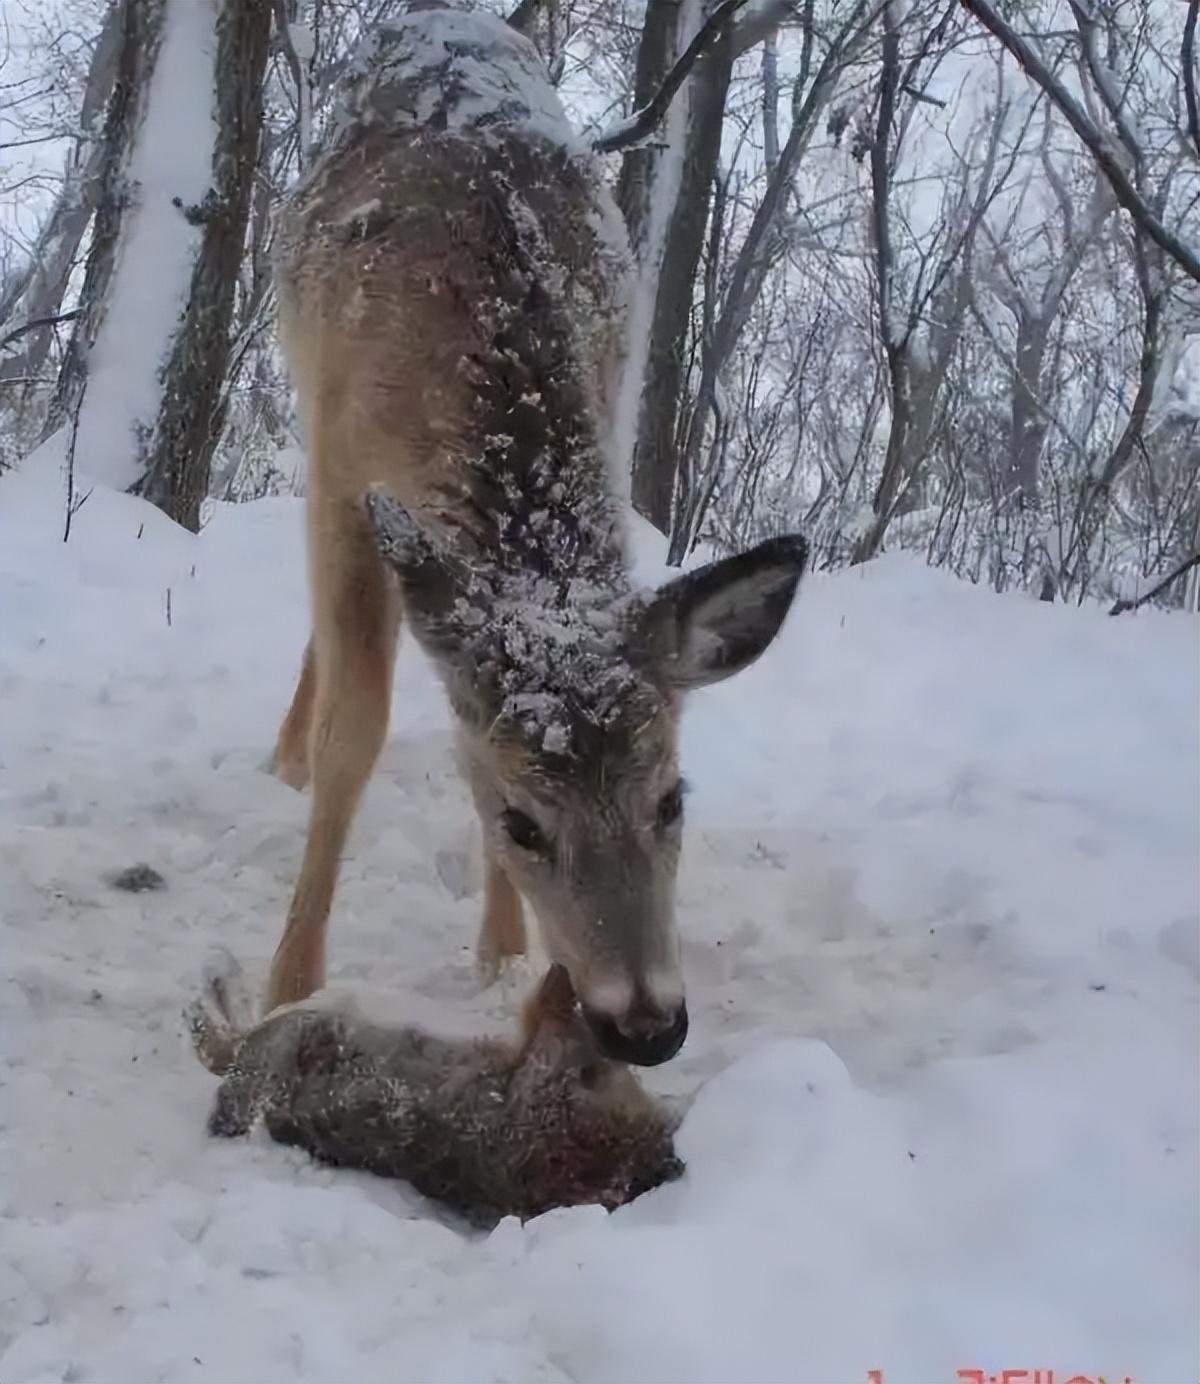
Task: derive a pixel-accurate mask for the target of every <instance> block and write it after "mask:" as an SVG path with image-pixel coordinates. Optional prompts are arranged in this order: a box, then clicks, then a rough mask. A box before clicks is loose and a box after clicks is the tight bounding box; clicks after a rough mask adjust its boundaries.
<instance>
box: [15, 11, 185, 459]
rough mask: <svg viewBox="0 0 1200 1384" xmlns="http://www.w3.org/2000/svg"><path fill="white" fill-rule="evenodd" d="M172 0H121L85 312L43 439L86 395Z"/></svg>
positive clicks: (71, 344) (78, 320)
mask: <svg viewBox="0 0 1200 1384" xmlns="http://www.w3.org/2000/svg"><path fill="white" fill-rule="evenodd" d="M165 3H166V0H120V4H119V8H118V14H117V24H118V27H119V35H120V37H119V43H118V47H117V54H116V73H115V77H114V81H113V87H112V94H111V96H110V97H109V102H108V112H107V114H106V116H105V120H104V138H103V142H102V145H101V151H100V173H99V190H98V195H97V199H96V219H95V224H94V226H93V227H92V243H91V248H90V249H89V251H88V259H87V267H86V269H85V271H84V280H83V292H82V295H81V298H80V311H79V316H78V317H77V318H76V320H75V326H74V329H73V330H72V332H71V340H70V342H69V344H68V346H67V350H66V354H65V356H64V358H63V363H62V368H61V369H60V371H59V375H58V383H57V385H56V386H55V391H54V397H53V399H52V400H51V402H50V409H49V412H48V414H47V417H46V425H45V428H44V429H43V433H42V436H43V439H45V438H47V437H49V436H50V435H51V434H52V433H55V432H57V431H58V430H59V428H61V427H62V426H63V424H64V423H66V422H67V421H68V419H72V418H74V417H75V416H76V415H77V414H78V411H79V407H80V403H81V401H82V397H83V387H84V381H85V379H86V376H87V355H88V352H89V351H90V350H91V347H92V344H93V343H94V342H95V340H96V336H97V334H98V332H99V330H100V322H101V319H102V317H103V314H104V307H105V304H106V302H107V300H108V291H109V286H110V284H111V282H112V277H113V271H114V269H115V267H116V254H117V242H118V239H119V237H120V235H121V226H122V222H123V220H124V217H125V211H126V208H127V205H128V203H129V199H130V189H129V186H128V173H129V164H130V160H131V159H132V157H133V149H134V142H135V139H136V136H137V131H138V129H139V127H140V125H141V123H142V118H143V116H144V114H145V108H146V102H147V100H148V98H149V91H150V82H151V78H152V77H153V74H154V67H155V63H156V61H157V59H158V50H159V45H160V43H161V42H162V32H163V17H164V13H165Z"/></svg>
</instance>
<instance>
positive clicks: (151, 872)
mask: <svg viewBox="0 0 1200 1384" xmlns="http://www.w3.org/2000/svg"><path fill="white" fill-rule="evenodd" d="M109 883H110V884H111V885H112V887H113V888H114V889H124V891H125V892H126V893H127V894H145V893H148V892H149V891H150V890H152V889H165V888H166V887H167V881H166V880H165V879H163V877H162V875H160V874H159V873H158V871H157V870H156V869H155V868H154V866H153V865H130V866H129V868H128V869H125V870H119V871H118V872H117V873H116V874H115V875H112V876H111V877H110V879H109Z"/></svg>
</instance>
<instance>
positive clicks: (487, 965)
mask: <svg viewBox="0 0 1200 1384" xmlns="http://www.w3.org/2000/svg"><path fill="white" fill-rule="evenodd" d="M485 850H486V848H485ZM524 954H525V916H524V910H523V909H522V907H521V896H520V894H518V893H517V890H516V887H515V886H514V885H513V883H512V881H511V880H510V879H509V877H508V876H507V875H506V874H505V873H504V870H503V868H502V866H501V865H500V862H499V861H498V860H497V859H496V857H495V856H494V855H492V853H491V851H487V852H486V860H485V874H484V882H483V922H482V924H481V925H480V928H479V941H478V943H477V945H476V959H477V963H478V966H479V972H480V974H481V975H482V977H483V978H484V980H487V981H491V980H495V979H496V977H497V976H498V975H499V974H500V969H501V967H502V965H503V964H504V962H505V960H506V959H507V958H508V957H510V956H524Z"/></svg>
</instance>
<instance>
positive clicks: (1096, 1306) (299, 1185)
mask: <svg viewBox="0 0 1200 1384" xmlns="http://www.w3.org/2000/svg"><path fill="white" fill-rule="evenodd" d="M60 528H61V514H60V511H59V495H58V478H57V473H56V469H55V467H54V465H53V462H52V460H51V461H49V462H44V463H43V464H42V466H41V467H40V468H39V467H37V466H30V467H28V468H27V469H26V471H25V472H24V473H22V474H20V475H18V476H8V477H6V478H4V479H3V480H2V481H0V1380H2V1381H3V1384H34V1381H37V1384H49V1381H66V1380H74V1381H79V1382H80V1384H86V1382H88V1381H91V1382H93V1384H150V1381H168V1384H182V1381H189V1382H190V1381H215V1384H276V1381H279V1382H280V1384H282V1382H283V1381H287V1382H288V1384H296V1381H303V1384H324V1381H330V1384H335V1382H336V1384H344V1381H353V1384H373V1382H374V1381H381V1382H382V1381H388V1384H396V1381H410V1380H412V1381H417V1380H420V1381H438V1382H439V1384H441V1382H442V1381H462V1384H488V1381H512V1382H513V1384H538V1382H539V1381H556V1384H557V1382H558V1381H567V1380H578V1381H586V1384H607V1381H612V1384H641V1382H642V1381H651V1380H654V1381H687V1384H703V1381H710V1380H711V1381H714V1384H730V1381H733V1380H738V1381H742V1380H747V1381H754V1384H775V1381H780V1384H782V1382H783V1381H787V1384H867V1381H868V1371H869V1370H878V1371H881V1372H882V1377H883V1380H884V1384H941V1381H946V1384H952V1382H953V1381H956V1380H957V1379H958V1373H957V1372H958V1371H960V1370H963V1371H968V1370H983V1371H985V1372H986V1373H991V1374H996V1375H999V1373H1000V1372H1001V1371H1003V1370H1022V1369H1024V1370H1028V1371H1030V1372H1031V1373H1030V1376H1029V1380H1030V1384H1031V1381H1032V1378H1033V1376H1032V1371H1034V1370H1035V1369H1040V1370H1043V1371H1048V1370H1053V1371H1054V1372H1055V1373H1054V1384H1064V1381H1066V1380H1067V1379H1069V1378H1070V1376H1071V1375H1072V1374H1076V1373H1079V1374H1083V1375H1085V1376H1086V1377H1088V1378H1090V1379H1093V1380H1094V1379H1095V1378H1097V1377H1098V1376H1101V1375H1102V1376H1104V1378H1105V1379H1106V1380H1108V1381H1109V1384H1113V1381H1115V1380H1121V1379H1124V1378H1125V1377H1127V1376H1128V1377H1129V1378H1131V1379H1134V1380H1136V1381H1137V1384H1196V1380H1197V1376H1198V1374H1200V1360H1198V1358H1197V1355H1198V1346H1197V1338H1198V1334H1197V1308H1196V1303H1197V1290H1198V1287H1200V1283H1198V1279H1200V1258H1198V1253H1197V1239H1198V1230H1197V1226H1198V1215H1200V1210H1198V1205H1197V1201H1198V1198H1197V1184H1198V1176H1197V1174H1198V1161H1197V1160H1198V1150H1197V1099H1198V1097H1197V1089H1198V1088H1197V1084H1196V1075H1197V1071H1196V1069H1197V1038H1198V1034H1197V1003H1196V1001H1197V990H1198V982H1200V947H1198V940H1197V939H1198V926H1197V886H1198V869H1200V858H1198V851H1200V846H1198V840H1200V837H1198V825H1200V824H1198V821H1197V815H1198V811H1200V792H1198V789H1200V784H1198V773H1200V768H1198V764H1200V760H1198V753H1200V744H1198V731H1197V723H1196V716H1195V713H1196V707H1197V701H1198V695H1200V688H1198V685H1197V665H1198V660H1197V648H1198V630H1197V624H1196V621H1195V620H1194V619H1192V618H1190V617H1184V616H1176V617H1166V616H1162V615H1159V614H1156V613H1154V612H1146V613H1141V614H1138V615H1136V616H1125V617H1123V618H1121V619H1120V620H1110V619H1108V618H1106V617H1105V616H1103V615H1101V614H1098V613H1093V612H1087V611H1085V612H1079V611H1073V610H1064V609H1060V608H1057V607H1055V608H1051V607H1047V606H1042V605H1038V604H1036V603H1031V602H1030V601H1028V600H1026V599H1022V598H998V597H996V596H994V595H991V594H990V593H988V592H986V591H982V590H978V589H973V588H969V587H966V586H961V585H957V584H955V583H954V582H953V581H952V580H950V579H948V578H946V577H944V576H942V575H939V574H937V573H933V572H930V571H928V570H926V569H925V568H924V567H922V566H920V565H918V564H917V563H915V562H913V561H911V560H907V559H898V558H894V559H885V560H883V561H881V562H879V563H876V564H874V565H873V566H871V567H869V568H867V569H865V570H859V571H856V572H854V573H845V574H841V575H838V576H836V577H832V578H819V577H818V578H813V579H811V580H809V581H808V582H807V584H806V586H805V587H804V588H802V593H801V596H800V598H799V601H798V604H797V607H796V611H795V614H794V617H793V619H792V620H791V622H790V624H789V626H788V628H787V630H786V632H785V635H784V637H783V639H782V640H781V642H780V644H779V645H778V646H777V647H776V648H775V650H773V651H772V653H771V654H770V655H769V656H768V657H767V658H766V659H765V660H764V661H763V662H762V663H761V664H760V665H758V666H757V667H756V668H755V669H753V670H751V671H750V672H748V673H746V674H745V675H743V676H742V677H740V678H738V679H734V680H733V681H731V682H729V683H727V684H725V685H723V686H721V687H719V688H715V689H712V690H711V691H709V692H707V693H704V694H700V695H698V696H697V697H696V698H695V700H694V703H693V705H692V706H691V709H690V711H689V714H688V718H687V724H686V736H685V768H686V771H687V773H688V776H689V778H690V780H691V781H692V783H693V785H694V792H693V793H692V795H691V797H690V798H689V802H688V812H689V823H688V828H687V837H686V848H685V866H684V870H683V874H682V881H681V917H682V924H683V929H684V934H685V939H686V940H685V952H684V962H685V970H686V975H687V980H688V986H689V1002H690V1007H691V1012H692V1034H691V1036H690V1037H689V1039H688V1042H687V1045H686V1047H685V1048H684V1050H683V1052H682V1054H681V1055H680V1057H679V1058H678V1059H677V1060H676V1061H675V1062H674V1063H672V1064H670V1065H669V1066H668V1067H667V1068H665V1069H659V1070H657V1071H656V1072H654V1073H652V1074H651V1076H650V1082H651V1084H652V1085H655V1086H657V1087H658V1088H660V1089H663V1090H665V1091H670V1092H672V1093H676V1094H679V1093H690V1092H693V1091H698V1095H697V1098H696V1100H695V1103H694V1104H693V1106H692V1107H691V1109H690V1112H689V1115H688V1117H687V1120H686V1123H685V1125H684V1128H683V1131H682V1135H681V1139H680V1144H681V1152H682V1153H683V1154H684V1156H685V1157H686V1158H687V1160H688V1163H689V1170H688V1174H687V1177H686V1178H685V1180H684V1181H683V1182H681V1183H679V1184H676V1185H674V1186H671V1187H667V1188H664V1189H661V1190H660V1191H658V1192H656V1193H654V1194H651V1195H650V1196H647V1197H645V1198H643V1199H642V1200H641V1201H639V1202H637V1203H635V1204H634V1205H633V1206H631V1207H628V1208H626V1209H625V1210H623V1211H621V1212H619V1213H617V1214H616V1215H613V1216H611V1217H609V1216H606V1215H605V1214H604V1213H603V1212H602V1211H598V1210H588V1209H583V1210H576V1211H572V1212H559V1213H554V1214H552V1215H550V1216H548V1217H545V1218H543V1219H542V1220H540V1221H537V1222H534V1223H531V1224H529V1225H527V1226H525V1227H524V1228H522V1227H520V1226H519V1225H517V1224H516V1223H512V1222H506V1223H505V1224H503V1225H502V1226H501V1227H500V1228H499V1229H498V1230H496V1231H495V1232H494V1233H493V1234H492V1235H491V1236H490V1237H480V1236H476V1235H469V1234H464V1233H462V1232H461V1231H460V1230H459V1229H458V1228H457V1227H456V1226H454V1225H453V1224H452V1223H450V1222H449V1221H448V1220H447V1219H446V1218H444V1217H441V1216H439V1215H438V1214H436V1213H435V1212H433V1211H431V1209H430V1208H429V1206H428V1205H427V1204H426V1203H424V1202H422V1201H421V1199H420V1198H418V1197H416V1196H415V1195H414V1194H412V1193H411V1192H410V1191H409V1190H408V1189H407V1188H405V1187H404V1186H403V1185H398V1184H389V1183H384V1182H381V1181H376V1180H373V1179H371V1178H369V1177H365V1176H358V1175H347V1174H334V1173H331V1172H330V1171H328V1170H322V1169H318V1168H315V1167H314V1166H312V1165H311V1164H309V1163H308V1162H307V1160H306V1159H304V1158H303V1157H301V1156H299V1155H297V1154H295V1153H293V1152H291V1151H286V1150H283V1149H280V1148H277V1147H274V1146H271V1145H269V1144H268V1143H266V1142H264V1141H262V1140H255V1141H252V1142H251V1143H249V1144H248V1145H247V1144H234V1145H229V1144H218V1143H214V1142H209V1141H208V1140H207V1139H206V1137H205V1135H204V1132H203V1125H204V1118H205V1115H206V1111H207V1105H208V1101H209V1098H210V1095H211V1091H212V1087H213V1079H212V1078H211V1077H210V1076H208V1075H207V1074H206V1073H204V1072H203V1071H201V1070H200V1068H199V1067H198V1065H197V1064H196V1063H195V1061H194V1060H193V1058H192V1057H191V1056H190V1054H189V1053H188V1052H187V1051H186V1049H185V1047H184V1046H183V1042H182V1039H181V1037H180V1035H179V1026H178V1022H177V1015H178V1012H179V1009H180V1006H181V1004H182V1003H183V1002H184V1000H185V999H187V998H188V997H189V995H190V994H191V993H192V986H193V985H194V982H195V979H196V976H197V974H198V972H199V969H200V967H201V964H202V962H203V960H204V958H205V956H206V954H207V952H208V950H209V949H210V947H211V946H213V945H214V944H225V945H227V946H229V947H230V948H232V949H233V950H234V951H235V952H237V953H238V954H239V955H241V956H242V957H244V958H245V959H246V960H247V961H249V962H250V963H252V964H254V965H256V966H259V967H262V966H263V965H265V962H266V960H267V958H268V957H269V955H270V952H271V950H272V948H273V946H274V943H275V940H276V937H277V932H278V928H279V926H280V921H281V919H282V917H283V914H284V911H285V908H286V905H287V899H288V894H289V890H290V887H291V883H292V880H293V878H294V875H295V871H296V868H297V864H298V860H299V855H300V850H301V846H302V837H303V825H304V819H305V813H306V799H304V798H302V797H300V796H298V795H296V794H293V793H292V792H291V791H289V790H288V789H287V788H285V787H283V786H282V785H281V784H279V783H278V782H276V781H275V780H273V779H271V778H269V777H267V776H266V775H265V774H263V773H262V772H261V771H260V768H259V765H260V763H261V761H262V760H263V758H264V756H265V754H266V753H267V751H268V750H269V748H270V745H271V743H272V740H273V737H274V733H275V728H276V724H277V721H278V718H279V716H280V714H281V712H282V710H283V708H284V706H285V704H286V701H287V698H288V696H289V695H290V692H291V681H292V678H293V676H294V673H295V670H296V666H297V662H298V658H299V654H300V651H301V648H302V644H303V639H304V636H305V632H306V629H305V625H306V617H305V592H304V566H303V558H302V548H301V532H302V525H301V510H300V507H299V505H298V504H297V503H295V502H292V501H264V502H260V503H257V504H253V505H247V506H244V507H241V508H238V509H223V510H221V511H220V512H219V513H218V514H217V516H216V518H215V520H214V522H213V523H212V525H211V526H210V527H209V528H208V529H207V530H206V531H205V533H204V534H203V536H202V537H201V538H199V539H198V540H197V539H193V538H191V537H190V536H188V535H185V534H182V533H180V532H179V531H176V530H174V529H172V527H171V526H170V525H169V524H168V523H167V521H166V520H164V519H163V518H162V517H161V516H160V515H158V514H156V513H155V512H154V511H152V510H149V509H147V508H146V507H144V506H143V505H141V504H140V503H138V502H136V501H134V500H131V499H128V498H125V497H122V496H117V495H114V494H111V493H108V492H105V491H103V490H100V489H97V490H95V491H94V492H93V493H92V495H91V497H90V498H89V499H88V500H87V502H86V503H85V505H84V506H83V508H82V510H81V511H80V512H79V513H78V514H77V515H76V517H75V525H74V532H73V534H72V537H71V541H70V542H69V543H68V544H67V545H65V546H64V545H63V544H62V542H61V532H60ZM168 592H169V594H170V619H169V621H168V618H167V615H168ZM471 841H472V826H471V817H470V813H469V811H468V807H467V802H466V798H465V794H464V791H463V789H462V787H461V786H460V784H459V782H458V780H457V779H456V777H455V775H454V772H453V768H452V762H451V755H450V740H449V733H448V726H447V720H446V714H445V712H444V710H443V706H442V701H441V696H440V693H439V692H438V690H437V688H436V686H435V685H434V684H433V683H432V680H431V678H430V675H429V673H428V671H427V670H426V669H425V667H424V666H423V664H422V662H421V659H420V656H419V655H418V654H417V653H416V651H415V650H414V649H413V648H412V647H411V646H410V647H408V648H407V649H406V651H405V653H404V654H403V655H402V660H401V669H400V677H399V680H398V686H397V694H396V708H395V720H394V725H393V732H392V736H391V740H390V743H389V745H388V748H387V751H386V754H385V758H384V761H383V763H382V765H381V768H380V771H379V773H378V774H377V776H376V778H375V780H374V782H373V784H372V787H371V789H370V791H369V794H368V797H367V801H366V803H365V805H364V809H363V812H362V814H361V817H360V820H359V823H358V826H357V829H356V832H355V835H354V838H353V841H352V845H351V851H350V856H349V858H348V859H347V861H346V865H345V871H344V879H343V884H342V888H341V892H340V895H339V899H338V906H337V914H336V918H335V924H334V929H333V937H332V962H333V968H334V971H335V973H336V977H337V979H338V980H339V981H341V982H347V983H350V984H365V983H370V984H371V985H372V986H375V987H384V988H386V989H388V990H390V991H392V992H394V993H395V995H396V1005H397V1008H398V1010H399V1011H400V1012H403V1013H410V1014H419V1015H420V1016H421V1017H422V1018H424V1017H426V1016H427V1014H428V1013H429V1012H431V1011H432V1012H433V1013H435V1014H437V1013H439V1012H440V1013H441V1014H442V1015H443V1016H444V1017H445V1019H446V1023H447V1026H449V1025H451V1024H457V1023H459V1022H461V1023H474V1024H476V1025H479V1026H488V1027H492V1028H497V1027H503V1026H504V1025H505V1023H506V1022H507V1016H508V1012H509V1011H508V1010H507V1009H506V1008H505V996H504V995H503V994H501V993H500V992H498V991H496V990H493V991H491V992H488V993H485V994H482V995H480V994H478V993H477V992H476V987H475V982H474V980H473V976H472V971H471V967H470V952H469V948H470V945H471V942H472V939H473V934H474V928H475V924H476V919H477V914H478V909H479V899H478V897H477V894H476V892H475V891H476V888H477V884H476V880H477V873H476V867H475V866H474V864H473V862H472V858H471V855H470V844H471ZM136 861H147V862H149V863H151V864H152V865H154V866H155V867H156V868H157V869H159V870H160V871H161V872H162V873H163V875H164V876H165V877H166V879H167V882H168V888H167V889H166V891H165V892H162V893H152V894H144V895H137V896H131V895H127V894H123V893H120V892H117V891H115V890H114V889H112V888H111V887H110V885H109V884H108V883H107V878H108V877H109V876H110V874H111V873H112V872H113V871H115V870H118V869H120V868H122V867H124V866H127V865H130V864H132V863H134V862H136ZM1043 1384H1048V1381H1047V1380H1046V1379H1045V1377H1044V1378H1043Z"/></svg>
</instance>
